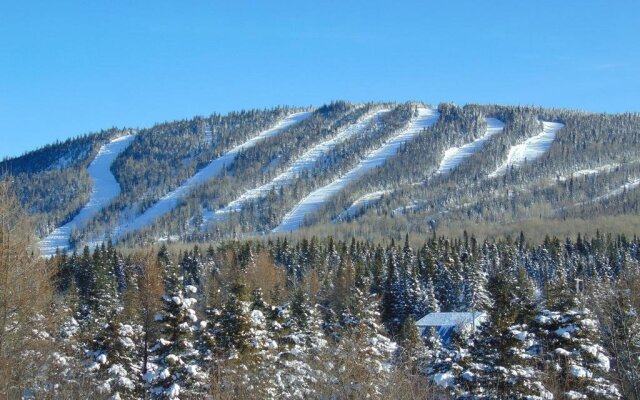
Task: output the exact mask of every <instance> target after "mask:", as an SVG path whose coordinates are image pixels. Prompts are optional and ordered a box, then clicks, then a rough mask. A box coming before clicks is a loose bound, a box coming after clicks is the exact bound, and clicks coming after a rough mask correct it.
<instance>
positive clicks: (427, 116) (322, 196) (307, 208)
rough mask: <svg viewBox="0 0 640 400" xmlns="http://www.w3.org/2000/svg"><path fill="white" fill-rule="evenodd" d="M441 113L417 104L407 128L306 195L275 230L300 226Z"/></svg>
mask: <svg viewBox="0 0 640 400" xmlns="http://www.w3.org/2000/svg"><path fill="white" fill-rule="evenodd" d="M439 117H440V114H439V113H438V111H437V110H435V109H431V108H424V107H420V108H418V116H416V117H414V118H413V119H412V120H411V121H410V122H409V125H408V127H407V128H406V129H404V130H402V131H400V132H399V133H398V134H397V135H395V136H393V137H392V138H390V139H389V140H388V141H387V142H386V143H384V144H383V145H382V146H381V147H379V148H377V149H376V150H373V151H371V152H370V153H369V154H368V155H367V156H366V157H365V158H364V159H363V160H361V161H360V163H359V164H358V165H357V166H356V167H355V168H353V169H352V170H351V171H349V172H347V173H346V174H345V175H343V176H341V177H340V178H338V179H336V180H335V181H333V182H331V183H330V184H328V185H326V186H324V187H321V188H319V189H317V190H315V191H313V192H312V193H311V194H309V195H308V196H307V197H305V198H304V199H303V200H302V201H301V202H299V203H298V204H297V205H296V206H295V207H294V208H293V209H292V210H291V211H289V213H287V215H285V217H284V219H283V220H282V223H281V224H280V225H279V226H277V227H276V228H275V229H274V230H273V232H274V233H282V232H292V231H295V230H297V229H299V228H300V226H301V225H302V224H303V222H304V218H305V216H307V215H309V214H311V213H313V212H315V211H317V210H318V209H319V208H320V207H321V206H322V205H323V204H324V203H325V202H326V201H327V200H329V199H330V198H331V197H333V196H335V195H336V194H337V193H338V192H340V191H341V190H343V189H344V188H345V187H347V185H349V184H350V183H351V182H354V181H356V180H357V179H359V178H360V177H362V176H363V175H364V174H366V173H367V172H369V171H371V170H372V169H374V168H376V167H379V166H381V165H383V164H384V163H385V161H386V160H387V159H388V158H389V157H391V156H392V155H394V154H396V153H397V152H398V150H399V149H400V147H401V146H402V145H403V144H405V143H406V142H408V141H410V140H411V139H413V138H414V137H415V136H416V135H417V134H418V133H420V131H422V129H424V128H427V127H429V126H431V125H433V124H434V123H436V121H437V120H438V118H439Z"/></svg>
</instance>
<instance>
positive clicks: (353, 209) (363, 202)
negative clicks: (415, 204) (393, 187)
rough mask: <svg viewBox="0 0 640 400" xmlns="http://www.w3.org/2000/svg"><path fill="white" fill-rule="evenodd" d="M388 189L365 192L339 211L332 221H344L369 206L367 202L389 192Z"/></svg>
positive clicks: (371, 201) (375, 200)
mask: <svg viewBox="0 0 640 400" xmlns="http://www.w3.org/2000/svg"><path fill="white" fill-rule="evenodd" d="M390 192H391V191H390V190H378V191H377V192H372V193H367V194H365V195H364V196H362V197H360V198H359V199H358V200H356V201H354V202H353V204H351V206H349V208H347V209H346V210H344V211H343V212H341V213H340V215H338V216H337V217H336V219H335V220H334V222H340V221H344V220H347V219H350V218H353V217H355V216H356V215H358V213H359V212H360V211H361V210H362V209H364V208H366V207H368V206H369V204H372V203H375V202H377V201H379V200H380V199H382V197H383V196H384V195H385V194H388V193H390Z"/></svg>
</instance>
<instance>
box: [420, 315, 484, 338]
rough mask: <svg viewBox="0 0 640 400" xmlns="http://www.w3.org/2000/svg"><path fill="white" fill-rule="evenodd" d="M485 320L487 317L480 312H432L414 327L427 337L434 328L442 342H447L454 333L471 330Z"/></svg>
mask: <svg viewBox="0 0 640 400" xmlns="http://www.w3.org/2000/svg"><path fill="white" fill-rule="evenodd" d="M486 318H487V315H486V314H485V313H481V312H434V313H431V314H427V315H425V316H424V317H422V318H420V320H418V322H416V326H417V327H418V332H419V333H420V335H421V336H426V335H428V334H429V330H430V329H431V328H434V329H435V330H436V331H437V332H438V334H439V335H440V337H441V338H442V340H443V341H448V340H449V337H450V336H451V334H452V333H453V332H454V331H456V330H458V331H465V330H473V329H474V328H477V327H478V326H480V324H482V323H483V322H484V321H485V320H486Z"/></svg>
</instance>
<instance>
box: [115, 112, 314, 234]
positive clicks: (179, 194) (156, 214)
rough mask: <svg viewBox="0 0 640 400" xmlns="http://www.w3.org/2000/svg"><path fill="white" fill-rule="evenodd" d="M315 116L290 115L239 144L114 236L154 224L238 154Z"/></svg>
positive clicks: (121, 227) (306, 113)
mask: <svg viewBox="0 0 640 400" xmlns="http://www.w3.org/2000/svg"><path fill="white" fill-rule="evenodd" d="M312 114H313V113H312V112H299V113H295V114H291V115H289V116H288V117H286V118H284V119H282V120H281V121H279V122H278V123H277V124H276V125H275V126H274V127H272V128H270V129H268V130H266V131H263V132H261V133H259V134H258V135H257V136H254V137H253V138H251V139H249V140H247V141H246V142H244V143H242V144H239V145H237V146H236V147H234V148H233V149H231V150H229V151H228V152H226V153H225V154H223V155H222V156H220V157H218V158H216V159H215V160H213V161H211V162H210V163H209V164H208V165H207V166H205V167H204V168H202V169H201V170H199V171H198V172H197V173H196V174H195V175H193V176H192V177H191V178H189V179H188V180H187V181H186V182H185V183H183V184H182V185H181V186H179V187H178V188H176V189H175V190H173V191H172V192H170V193H168V194H167V195H165V196H164V197H163V198H161V199H160V200H158V202H156V203H155V204H154V205H153V206H151V207H150V208H149V209H147V210H146V211H145V212H144V213H142V214H141V215H139V216H137V217H135V218H134V219H133V220H130V221H126V222H124V223H123V224H121V225H120V226H118V227H117V228H116V229H115V231H114V234H113V237H114V238H116V239H117V238H119V237H122V236H123V235H125V234H126V233H128V232H132V231H135V230H137V229H140V228H142V227H144V226H147V225H150V224H152V223H153V222H155V220H157V219H158V218H160V217H161V216H163V215H164V214H166V213H168V212H170V211H171V210H173V209H174V208H176V207H177V206H178V204H179V202H180V199H182V198H183V197H185V195H187V194H188V193H189V192H190V191H191V190H192V189H193V188H195V187H197V186H200V185H202V184H204V183H206V182H207V181H209V180H210V179H211V178H214V177H216V176H218V175H220V174H221V173H222V171H223V170H224V169H225V168H226V167H228V166H229V165H232V164H233V163H234V161H235V159H236V157H237V156H238V154H240V153H241V152H242V151H243V150H246V149H248V148H251V147H253V146H255V145H256V144H258V143H260V142H261V141H264V140H265V139H267V138H270V137H274V136H277V135H279V134H280V133H282V132H284V130H285V129H287V128H289V127H290V126H292V125H295V124H297V123H300V122H302V121H304V120H305V119H307V118H309V117H310V116H311V115H312Z"/></svg>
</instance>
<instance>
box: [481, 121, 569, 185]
mask: <svg viewBox="0 0 640 400" xmlns="http://www.w3.org/2000/svg"><path fill="white" fill-rule="evenodd" d="M563 126H564V124H561V123H559V122H546V121H542V132H540V133H539V134H537V135H535V136H533V137H530V138H529V139H527V140H525V141H524V142H523V143H520V144H518V145H515V146H512V147H511V149H509V154H508V155H507V159H506V161H505V162H504V163H502V165H500V166H499V167H498V168H497V169H496V170H495V171H493V172H492V173H490V174H489V178H495V177H496V176H500V175H504V174H505V173H506V172H507V169H508V168H509V167H511V166H515V167H519V166H521V165H523V164H524V163H525V162H531V161H533V160H535V159H536V158H538V157H540V156H542V155H543V154H544V153H546V152H547V150H549V148H550V147H551V144H552V143H553V140H554V139H555V137H556V133H557V132H558V131H559V130H560V129H562V127H563Z"/></svg>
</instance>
